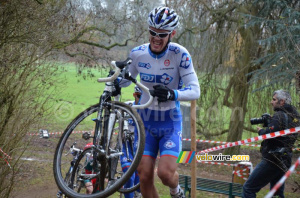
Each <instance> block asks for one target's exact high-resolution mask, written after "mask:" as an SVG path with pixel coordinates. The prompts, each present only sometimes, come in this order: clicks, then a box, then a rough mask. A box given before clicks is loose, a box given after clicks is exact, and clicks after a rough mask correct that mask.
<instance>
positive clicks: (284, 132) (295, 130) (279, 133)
mask: <svg viewBox="0 0 300 198" xmlns="http://www.w3.org/2000/svg"><path fill="white" fill-rule="evenodd" d="M299 131H300V127H296V128H292V129H286V130H282V131H277V132H273V133H269V134H265V135H260V136H257V137H253V138H249V139H246V140H239V141H236V142H231V143H228V144H224V145H220V146H216V147H212V148H209V149H205V150H202V151H199V152H198V153H208V152H212V151H218V150H221V149H225V148H230V147H234V146H239V145H243V144H247V143H251V142H256V141H259V140H266V139H270V138H275V137H280V136H284V135H290V134H293V133H298V132H299Z"/></svg>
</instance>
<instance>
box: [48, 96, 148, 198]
mask: <svg viewBox="0 0 300 198" xmlns="http://www.w3.org/2000/svg"><path fill="white" fill-rule="evenodd" d="M103 107H104V108H103V112H100V113H101V114H102V115H103V117H105V116H106V118H107V119H103V123H102V124H101V125H100V126H102V128H101V129H97V130H98V131H101V133H102V132H104V130H107V128H109V127H110V128H111V129H112V134H111V135H109V136H101V140H100V144H99V145H93V144H92V145H91V149H89V150H88V151H89V152H91V153H90V155H92V157H93V161H92V168H93V169H94V170H93V171H94V172H93V175H88V176H87V175H86V174H84V173H83V172H82V170H80V171H79V172H76V171H75V170H76V169H78V168H77V167H78V166H79V164H84V163H83V161H84V160H85V158H86V154H87V153H88V151H86V152H83V153H82V155H81V156H82V157H81V158H80V160H79V159H78V160H77V161H78V165H77V167H76V169H75V167H74V169H75V170H74V171H73V172H74V174H75V173H76V174H77V175H74V177H73V181H72V182H73V185H78V184H75V178H76V182H79V183H80V182H81V183H82V180H83V179H87V180H88V179H91V180H93V179H94V180H95V181H96V182H95V184H94V185H95V187H94V191H93V193H92V194H85V187H84V185H80V187H81V190H80V192H77V190H76V189H75V188H74V186H72V187H70V186H69V185H68V184H67V183H66V182H65V181H64V177H63V175H65V174H66V171H67V170H68V166H69V162H70V161H71V159H69V158H68V155H65V154H64V153H66V152H67V151H68V150H69V148H70V146H71V145H72V144H73V143H74V142H76V146H77V147H79V148H80V149H82V150H84V151H85V150H86V149H84V147H85V146H86V145H87V144H88V143H90V142H92V138H93V135H92V134H93V133H94V130H95V129H94V127H95V122H94V118H97V116H98V111H99V109H100V108H99V104H96V105H93V106H91V107H90V108H88V109H86V110H85V111H83V112H82V113H80V114H79V115H78V116H77V117H76V118H75V119H74V120H73V121H72V122H71V123H70V124H69V126H68V127H67V128H66V130H65V131H64V133H63V135H62V137H61V138H60V140H59V143H58V145H57V148H56V151H55V156H54V162H53V172H54V177H55V181H56V183H57V186H58V187H59V189H60V190H61V191H62V192H63V193H64V194H66V195H67V196H69V197H75V198H84V197H91V198H98V197H108V196H109V195H111V194H113V193H115V192H117V191H118V190H119V189H120V188H122V186H123V185H124V184H125V183H126V181H127V180H128V179H129V178H130V176H131V175H132V174H133V173H134V171H135V170H136V168H137V166H138V164H139V162H140V160H141V157H142V154H143V150H144V145H145V132H144V127H143V122H142V120H141V118H140V116H139V115H138V113H137V112H136V110H135V109H133V108H132V107H131V106H128V105H126V104H124V103H121V102H116V101H112V102H106V103H105V105H103ZM104 114H105V116H104ZM112 114H115V116H114V119H113V120H112V117H113V116H111V115H112ZM128 119H130V120H131V122H133V123H134V126H135V135H134V142H135V144H134V145H135V153H134V156H133V158H132V159H131V165H130V166H129V167H128V170H127V171H126V172H125V173H123V171H122V167H121V162H120V157H122V155H123V154H124V153H123V152H122V150H123V148H122V146H123V141H124V131H125V130H124V122H125V121H126V120H128ZM88 132H90V133H91V135H89V136H90V138H83V136H82V134H87V133H88ZM91 150H92V151H91ZM80 161H81V162H80ZM76 163H77V162H76ZM82 167H83V169H84V165H83V166H82Z"/></svg>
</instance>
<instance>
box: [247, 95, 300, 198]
mask: <svg viewBox="0 0 300 198" xmlns="http://www.w3.org/2000/svg"><path fill="white" fill-rule="evenodd" d="M271 105H272V106H273V109H274V112H275V113H274V115H273V117H270V119H269V121H268V126H267V127H266V128H260V127H257V131H258V134H259V135H263V134H268V133H272V132H276V131H280V130H284V129H290V128H295V127H297V126H300V122H299V120H300V116H299V113H298V112H297V110H296V109H295V107H294V106H292V105H291V96H290V94H289V93H288V92H287V91H284V90H277V91H275V92H274V93H273V97H272V101H271ZM297 135H298V134H297V133H296V134H291V135H286V136H281V137H277V138H272V139H267V140H264V141H263V142H262V144H261V153H262V160H261V162H260V163H259V164H257V166H256V167H255V169H254V171H253V172H252V173H251V175H250V177H249V178H248V180H247V181H246V183H245V184H244V187H243V197H244V198H252V197H256V193H257V192H258V191H260V189H261V188H263V187H264V186H266V185H267V184H268V183H270V189H272V188H273V186H274V185H275V184H276V183H277V182H278V181H279V180H280V178H281V177H282V176H283V175H284V174H285V172H286V171H287V170H288V169H289V168H290V166H291V161H292V148H293V145H294V143H295V141H296V139H297ZM275 196H279V197H284V184H283V185H282V186H281V187H280V188H279V189H278V191H277V192H276V193H275Z"/></svg>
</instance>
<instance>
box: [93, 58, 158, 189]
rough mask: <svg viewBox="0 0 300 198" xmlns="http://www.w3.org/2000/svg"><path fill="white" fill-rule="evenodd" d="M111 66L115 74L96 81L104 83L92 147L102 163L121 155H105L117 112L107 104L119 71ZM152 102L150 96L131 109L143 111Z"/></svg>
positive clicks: (117, 97)
mask: <svg viewBox="0 0 300 198" xmlns="http://www.w3.org/2000/svg"><path fill="white" fill-rule="evenodd" d="M111 64H112V65H113V66H114V67H115V73H114V74H113V75H112V76H111V77H107V78H99V79H98V82H106V83H105V88H104V91H103V93H102V95H101V96H100V99H99V111H98V115H97V119H96V120H95V122H96V126H95V130H94V138H93V145H94V146H95V149H96V150H97V151H98V152H99V153H101V154H102V155H103V156H100V158H101V159H102V161H105V160H110V159H112V158H115V157H118V156H121V155H122V154H123V152H122V151H119V152H117V151H115V152H116V153H113V154H111V155H109V156H108V155H107V153H108V144H109V140H110V138H111V136H112V133H113V125H114V123H115V121H116V117H117V112H114V110H113V107H108V102H109V101H110V100H111V97H112V93H113V91H114V84H113V82H114V80H115V79H116V78H117V77H118V76H119V74H120V71H121V69H120V68H119V67H118V66H117V65H120V63H118V62H115V61H112V62H111ZM126 79H127V80H130V81H131V82H133V83H134V84H136V85H137V86H139V87H140V88H141V89H142V90H143V91H144V93H148V94H149V95H150V92H149V89H148V88H147V87H146V86H144V85H143V84H141V83H140V82H138V81H137V80H136V79H134V78H131V77H129V78H126ZM115 100H117V101H118V100H119V96H116V97H115ZM152 101H153V97H152V96H151V95H150V99H149V100H148V102H147V103H145V104H143V105H133V106H132V107H133V108H136V109H144V108H147V107H148V106H149V105H150V104H151V103H152ZM104 107H108V108H109V109H112V112H110V113H108V112H107V111H106V109H104ZM103 109H104V110H105V113H104V115H102V112H103ZM119 117H121V116H119ZM103 121H104V127H103V126H102V123H103ZM120 127H122V126H120ZM102 129H104V131H102ZM98 146H99V147H98ZM101 146H103V147H101ZM127 150H128V149H127ZM94 156H96V152H94ZM93 161H94V163H93V166H94V168H97V167H96V166H97V163H96V161H97V160H96V157H95V158H94V160H93ZM100 161H101V160H100ZM101 168H102V169H105V168H106V167H102V166H101ZM101 173H103V174H104V173H105V170H102V171H101ZM112 175H113V174H112V173H111V172H109V179H112V177H113V176H112ZM102 178H103V177H102ZM101 183H102V182H101ZM101 183H100V188H104V186H103V184H101Z"/></svg>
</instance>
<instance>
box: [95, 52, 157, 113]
mask: <svg viewBox="0 0 300 198" xmlns="http://www.w3.org/2000/svg"><path fill="white" fill-rule="evenodd" d="M131 62H132V60H131V59H130V58H128V59H127V60H125V61H122V62H116V61H112V62H111V64H112V65H113V66H114V67H115V73H114V74H113V75H112V76H110V77H107V78H98V82H113V81H114V80H115V79H116V78H117V77H118V76H119V74H120V72H121V69H123V68H124V67H125V66H127V65H129V64H130V63H131ZM135 84H136V85H137V86H138V87H140V88H141V89H142V90H143V91H144V92H145V93H148V94H149V96H150V98H149V100H148V101H147V102H146V103H145V104H142V105H133V106H132V107H133V108H135V109H145V108H147V107H149V106H150V105H151V103H152V102H153V96H152V95H151V94H150V91H149V89H148V87H146V86H144V85H143V84H142V83H140V82H138V81H136V82H135Z"/></svg>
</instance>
